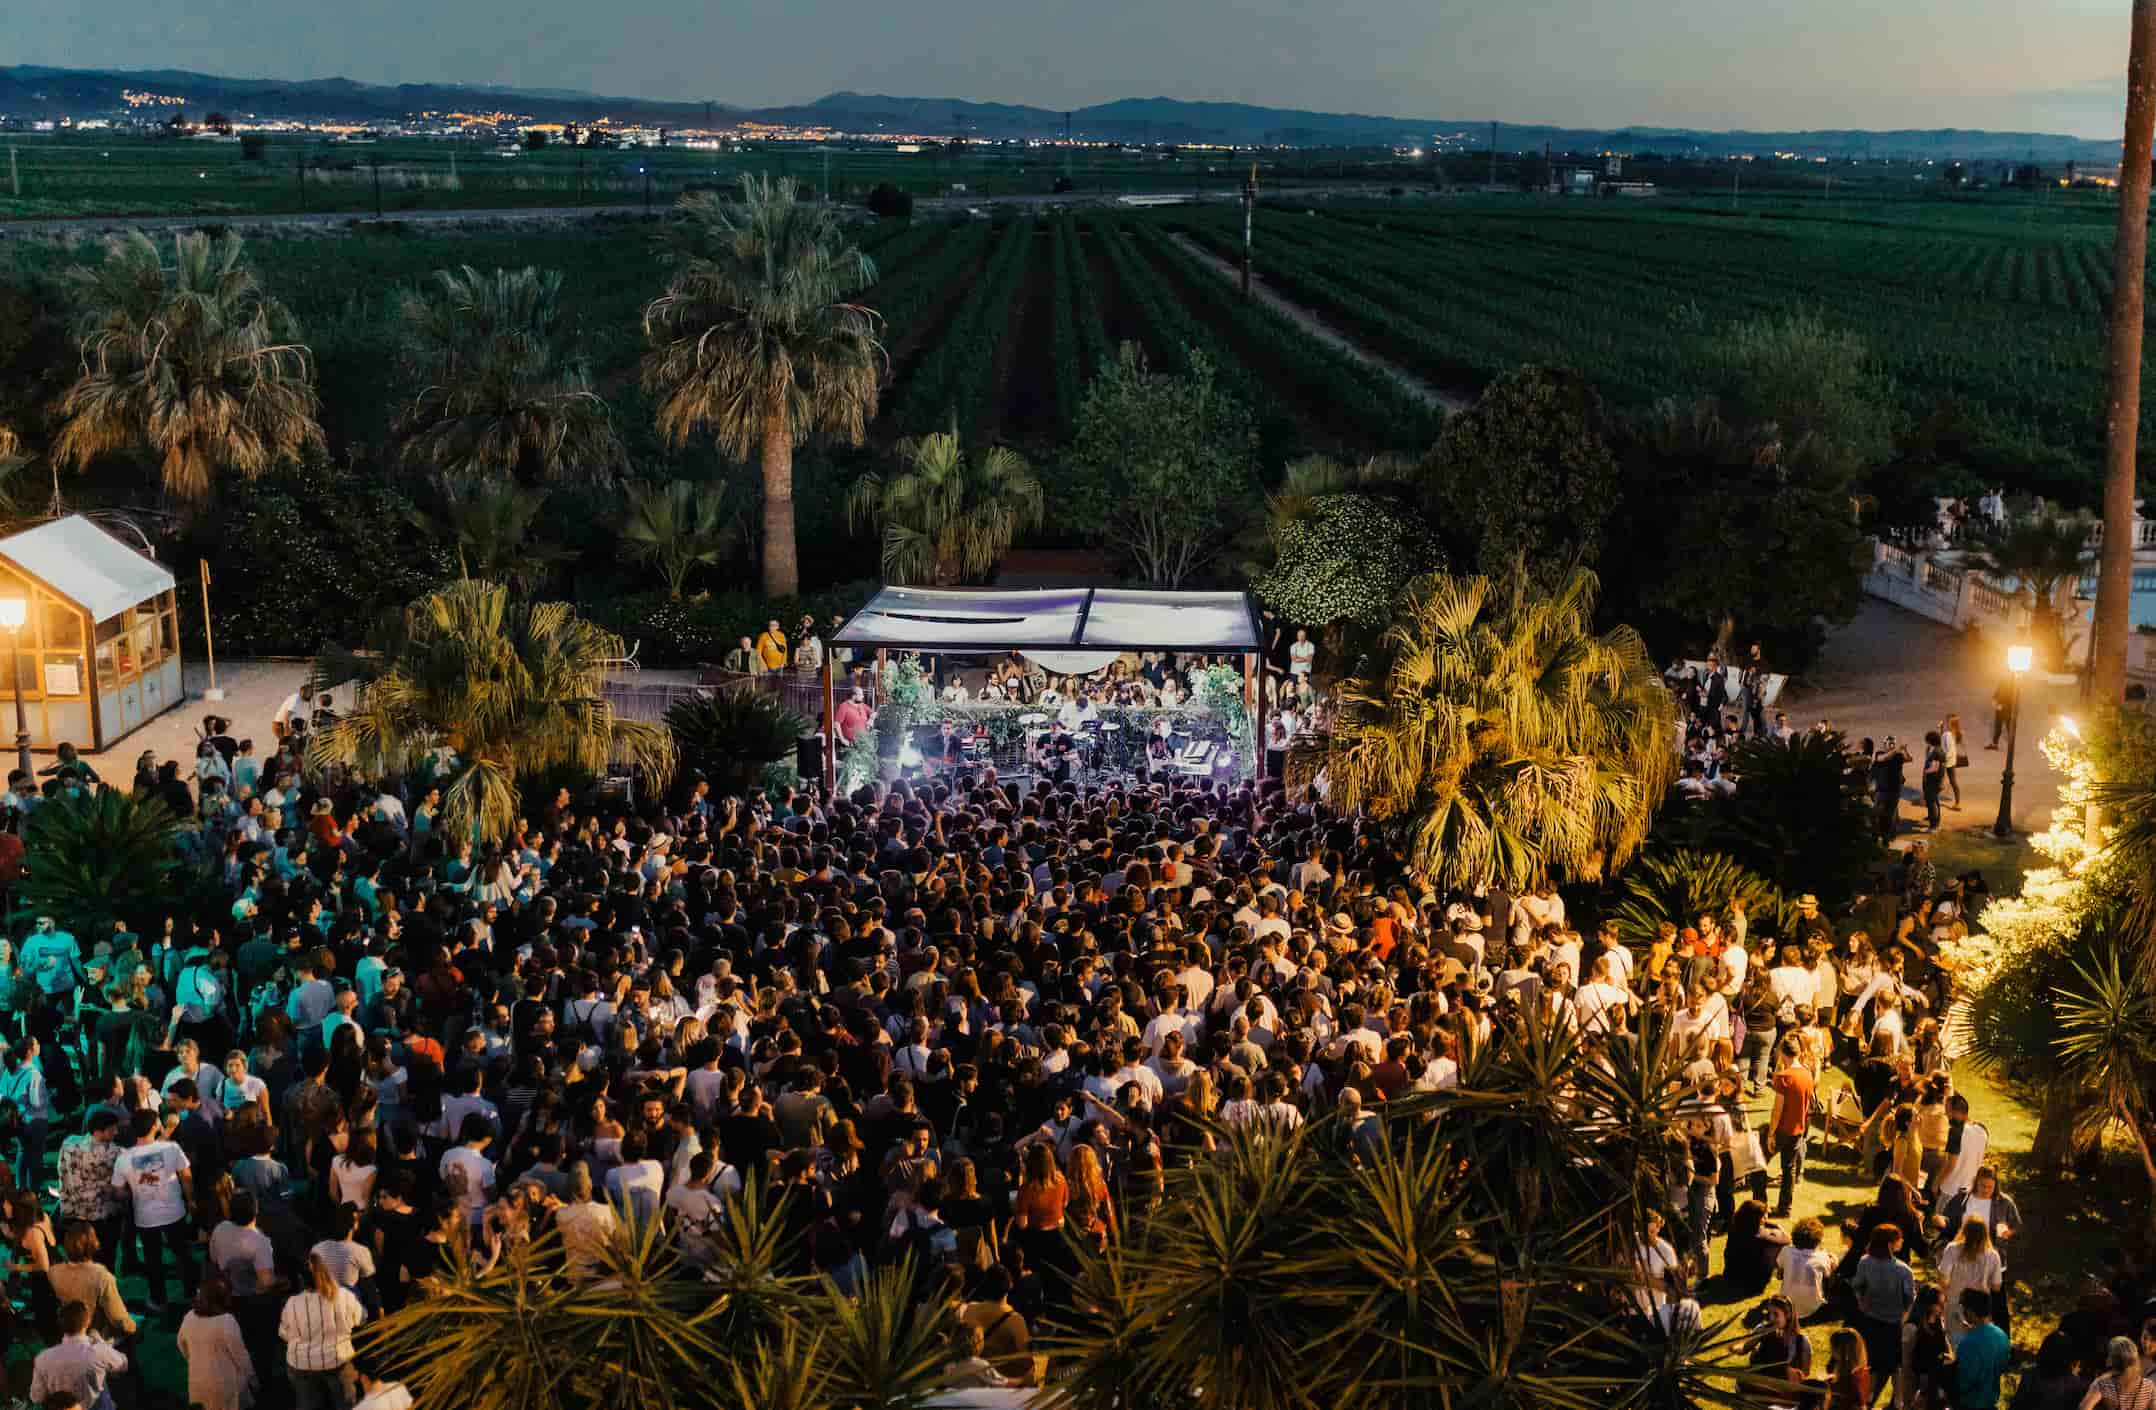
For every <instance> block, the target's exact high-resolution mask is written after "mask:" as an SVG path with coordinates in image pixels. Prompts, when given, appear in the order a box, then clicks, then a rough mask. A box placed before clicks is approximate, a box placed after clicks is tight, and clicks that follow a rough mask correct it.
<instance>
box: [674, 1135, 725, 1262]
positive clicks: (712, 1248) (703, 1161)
mask: <svg viewBox="0 0 2156 1410" xmlns="http://www.w3.org/2000/svg"><path fill="white" fill-rule="evenodd" d="M739 1193H741V1172H740V1171H738V1170H736V1169H734V1167H733V1166H731V1165H725V1164H723V1163H721V1162H720V1161H719V1159H718V1158H717V1157H716V1156H714V1155H713V1154H712V1153H711V1152H710V1151H698V1152H697V1153H696V1154H695V1155H693V1156H691V1157H690V1158H689V1178H688V1179H686V1180H684V1181H682V1182H681V1183H680V1184H678V1185H676V1186H674V1187H673V1188H672V1189H670V1190H668V1191H667V1192H666V1212H667V1213H668V1214H671V1215H672V1216H673V1217H674V1238H675V1241H676V1242H677V1243H678V1244H679V1245H680V1247H681V1257H682V1260H683V1261H684V1262H686V1263H687V1264H688V1265H689V1266H690V1267H692V1268H709V1267H710V1266H711V1265H712V1264H714V1263H716V1262H717V1261H718V1256H719V1251H718V1244H717V1241H716V1234H717V1232H718V1228H719V1225H720V1223H721V1222H722V1221H723V1220H724V1219H725V1218H726V1201H727V1200H728V1199H729V1198H730V1197H732V1196H734V1195H737V1194H739Z"/></svg>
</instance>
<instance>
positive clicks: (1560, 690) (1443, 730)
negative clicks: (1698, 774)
mask: <svg viewBox="0 0 2156 1410" xmlns="http://www.w3.org/2000/svg"><path fill="white" fill-rule="evenodd" d="M1594 596H1595V578H1594V575H1593V574H1591V573H1588V572H1586V571H1585V570H1584V569H1582V570H1576V571H1575V572H1574V573H1573V574H1572V575H1571V576H1570V577H1568V578H1566V579H1565V580H1564V581H1563V582H1562V583H1561V584H1560V585H1559V587H1558V588H1557V590H1556V591H1554V592H1550V593H1543V592H1539V591H1537V590H1535V589H1533V588H1531V587H1530V586H1529V584H1528V583H1527V581H1526V580H1525V578H1524V576H1523V575H1520V574H1517V573H1516V574H1514V575H1513V576H1512V577H1511V578H1510V579H1509V580H1508V581H1504V582H1492V581H1491V580H1490V579H1488V578H1480V577H1472V578H1463V577H1453V576H1450V575H1448V574H1445V573H1435V574H1432V575H1430V576H1429V577H1427V578H1424V579H1422V580H1420V581H1418V582H1417V583H1416V584H1414V585H1413V587H1412V588H1411V589H1410V591H1409V592H1408V594H1407V596H1406V598H1405V600H1403V601H1402V603H1401V604H1400V606H1399V609H1398V611H1397V614H1396V621H1395V625H1394V627H1393V629H1392V630H1391V631H1390V632H1388V633H1387V634H1386V636H1385V638H1384V650H1385V653H1386V664H1385V666H1384V668H1383V669H1382V670H1381V671H1379V672H1374V673H1372V674H1370V675H1366V676H1362V677H1357V678H1355V679H1352V680H1349V681H1346V682H1344V683H1343V684H1342V686H1341V688H1340V693H1339V702H1340V708H1339V714H1338V717H1337V719H1336V721H1335V724H1334V727H1333V748H1332V780H1333V790H1334V802H1335V804H1336V805H1337V806H1342V807H1348V808H1356V807H1361V808H1366V809H1368V810H1369V811H1370V812H1371V813H1372V814H1373V816H1375V817H1377V818H1380V819H1382V820H1385V821H1387V822H1389V823H1391V824H1392V825H1393V826H1394V827H1395V828H1396V829H1397V830H1398V831H1399V832H1400V833H1402V834H1403V836H1404V839H1405V842H1406V845H1407V847H1408V849H1409V853H1410V855H1411V856H1412V858H1413V860H1414V862H1415V864H1416V865H1417V866H1420V867H1424V868H1427V869H1428V870H1430V871H1431V872H1433V873H1434V874H1435V876H1436V877H1437V879H1438V882H1439V884H1440V885H1444V886H1462V887H1472V886H1476V885H1481V884H1485V883H1488V882H1490V881H1493V880H1495V881H1502V882H1504V883H1505V884H1506V885H1509V886H1521V885H1526V884H1531V883H1533V882H1536V881H1539V880H1541V879H1543V878H1544V877H1545V876H1554V875H1562V876H1570V877H1575V878H1578V877H1588V876H1593V875H1597V874H1600V873H1601V872H1603V871H1604V870H1606V869H1609V868H1613V867H1615V866H1618V865H1621V864H1622V863H1623V862H1624V861H1625V860H1626V859H1627V858H1629V857H1630V856H1631V855H1632V853H1633V852H1634V851H1636V850H1637V849H1638V847H1639V845H1640V843H1641V842H1642V841H1643V840H1645V838H1646V836H1647V830H1648V826H1649V824H1650V822H1651V821H1652V819H1653V817H1654V813H1655V810H1656V808H1657V807H1659V806H1660V804H1661V801H1662V797H1663V794H1664V792H1665V791H1666V790H1667V788H1668V786H1669V782H1670V779H1671V776H1672V774H1673V771H1674V769H1675V751H1674V750H1673V749H1672V748H1671V742H1672V735H1671V731H1672V729H1673V727H1674V721H1673V710H1674V706H1673V704H1672V702H1671V700H1670V695H1669V691H1668V690H1667V689H1666V688H1664V686H1663V685H1662V681H1661V678H1660V676H1659V675H1658V674H1657V673H1656V671H1655V669H1654V667H1653V665H1652V663H1651V662H1649V660H1648V659H1647V654H1646V648H1645V647H1644V646H1643V645H1641V643H1640V640H1639V638H1638V636H1637V635H1635V634H1634V633H1633V632H1632V631H1631V630H1630V629H1629V628H1623V627H1620V628H1618V629H1617V630H1615V631H1612V632H1609V633H1606V634H1603V635H1600V636H1597V635H1594V634H1593V618H1594Z"/></svg>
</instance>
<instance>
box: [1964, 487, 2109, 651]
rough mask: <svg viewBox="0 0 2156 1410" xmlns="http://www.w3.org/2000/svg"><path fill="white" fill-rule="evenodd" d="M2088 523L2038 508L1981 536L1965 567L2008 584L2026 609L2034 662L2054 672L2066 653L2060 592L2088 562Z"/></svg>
mask: <svg viewBox="0 0 2156 1410" xmlns="http://www.w3.org/2000/svg"><path fill="white" fill-rule="evenodd" d="M2090 527H2091V521H2090V520H2089V518H2088V517H2087V516H2086V515H2082V514H2059V513H2056V512H2054V511H2052V510H2050V509H2047V508H2045V507H2044V506H2042V505H2038V506H2037V509H2036V511H2035V512H2034V513H2033V514H2030V515H2028V516H2026V517H2025V518H2021V519H2016V520H2014V521H2013V522H2012V523H2009V524H2007V525H2006V526H2005V527H2004V528H2001V529H1999V530H1997V531H1995V532H1993V533H1991V534H1988V535H1986V536H1985V538H1984V540H1983V542H1982V544H1981V545H1980V546H1979V547H1978V549H1977V550H1976V552H1974V553H1972V554H1971V555H1970V556H1969V566H1971V567H1973V568H1975V569H1976V570H1977V571H1978V572H1980V573H1983V574H1985V575H1986V576H1988V577H1992V578H1999V579H2010V580H2011V581H2012V583H2013V587H2012V588H2011V589H2009V591H2012V592H2014V593H2016V594H2018V595H2019V596H2020V598H2021V600H2022V602H2023V603H2024V604H2026V605H2027V607H2028V609H2029V635H2030V639H2031V642H2032V644H2033V645H2034V646H2035V648H2036V656H2037V660H2038V661H2039V662H2040V663H2042V664H2043V665H2044V666H2045V667H2046V668H2048V669H2054V670H2055V669H2057V667H2058V665H2059V662H2060V660H2061V658H2062V657H2063V656H2064V654H2065V650H2066V642H2065V634H2064V631H2063V629H2062V627H2061V623H2060V614H2059V591H2060V589H2061V588H2067V587H2071V586H2072V585H2073V584H2075V583H2078V582H2079V581H2080V580H2081V574H2082V571H2083V569H2084V568H2085V567H2086V566H2087V564H2088V561H2089V529H2090Z"/></svg>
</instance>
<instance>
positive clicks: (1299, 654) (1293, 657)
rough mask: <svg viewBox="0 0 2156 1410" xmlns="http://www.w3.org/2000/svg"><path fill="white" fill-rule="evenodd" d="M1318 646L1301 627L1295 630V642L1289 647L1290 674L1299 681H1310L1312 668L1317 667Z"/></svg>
mask: <svg viewBox="0 0 2156 1410" xmlns="http://www.w3.org/2000/svg"><path fill="white" fill-rule="evenodd" d="M1317 660H1318V644H1317V643H1316V642H1314V641H1312V640H1311V639H1310V633H1309V632H1307V631H1305V630H1304V629H1303V628H1301V627H1297V628H1296V629H1295V640H1294V642H1293V643H1292V644H1291V645H1290V646H1289V647H1288V674H1289V675H1291V676H1293V677H1294V678H1295V679H1296V680H1297V681H1306V680H1309V679H1310V671H1311V668H1312V667H1314V666H1316V665H1317Z"/></svg>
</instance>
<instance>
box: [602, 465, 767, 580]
mask: <svg viewBox="0 0 2156 1410" xmlns="http://www.w3.org/2000/svg"><path fill="white" fill-rule="evenodd" d="M623 491H624V492H623V496H622V506H621V539H622V542H623V543H625V544H627V545H628V547H629V552H630V553H631V554H633V555H634V556H636V557H637V558H640V559H642V560H644V561H645V562H647V563H650V564H653V565H654V566H656V567H657V568H658V570H659V576H660V577H662V578H664V579H666V592H667V596H669V597H673V598H679V597H680V596H681V585H682V583H683V582H685V581H686V580H687V579H688V576H689V572H690V570H691V569H694V568H696V567H699V566H710V565H712V564H716V563H717V562H718V561H719V558H720V555H722V554H723V553H724V552H725V551H726V549H727V548H728V547H729V546H731V545H732V543H733V541H734V539H735V537H736V536H737V535H738V534H739V532H740V523H739V521H738V520H737V519H736V518H735V517H734V516H733V515H732V514H731V513H729V512H728V510H727V506H726V485H725V483H724V482H723V481H712V482H708V483H703V484H699V483H697V482H695V481H691V480H668V481H665V482H663V483H655V482H652V481H648V480H632V481H630V482H629V483H628V484H627V485H625V486H623Z"/></svg>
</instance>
